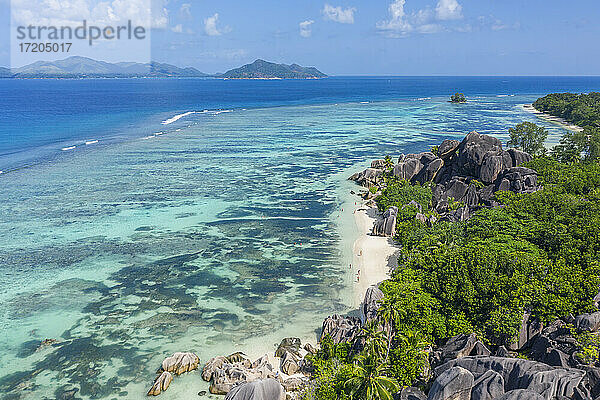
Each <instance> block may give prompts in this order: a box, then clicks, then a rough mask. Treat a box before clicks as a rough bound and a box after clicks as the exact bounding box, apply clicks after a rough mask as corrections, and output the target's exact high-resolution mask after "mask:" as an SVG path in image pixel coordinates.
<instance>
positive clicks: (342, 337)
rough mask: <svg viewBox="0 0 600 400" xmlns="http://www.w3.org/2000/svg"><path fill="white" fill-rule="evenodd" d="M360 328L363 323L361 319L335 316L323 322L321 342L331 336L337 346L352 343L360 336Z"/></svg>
mask: <svg viewBox="0 0 600 400" xmlns="http://www.w3.org/2000/svg"><path fill="white" fill-rule="evenodd" d="M360 327H361V321H360V319H359V318H356V317H342V316H340V315H337V314H334V315H333V316H331V317H327V318H326V319H325V321H323V329H322V331H321V340H322V339H323V338H324V337H325V336H327V335H329V336H330V337H331V339H332V340H333V343H335V344H339V343H344V342H352V341H353V340H354V338H355V337H356V335H358V333H359V331H360Z"/></svg>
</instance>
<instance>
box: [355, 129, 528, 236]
mask: <svg viewBox="0 0 600 400" xmlns="http://www.w3.org/2000/svg"><path fill="white" fill-rule="evenodd" d="M437 154H438V156H436V155H435V154H433V153H431V152H423V153H419V154H408V155H402V156H401V157H400V158H399V159H398V163H397V164H396V165H394V167H393V169H392V174H393V176H395V177H396V178H399V179H403V180H406V181H409V182H411V183H421V184H424V183H426V182H433V183H434V184H435V185H434V187H433V189H432V192H433V199H432V203H433V204H432V205H433V208H434V210H435V211H436V212H437V213H438V214H439V215H440V218H438V220H441V221H465V220H467V219H468V218H470V216H471V215H473V213H474V212H475V211H477V210H478V209H480V208H482V207H497V206H499V205H500V204H499V203H498V202H497V201H496V200H495V198H494V193H495V192H497V191H513V192H515V193H531V192H535V191H537V190H539V189H540V185H539V183H538V179H537V173H536V172H535V171H533V170H531V169H529V168H524V167H521V165H522V164H523V163H525V162H527V161H529V160H531V156H530V155H529V154H527V153H524V152H522V151H519V150H516V149H508V150H506V151H505V150H503V149H502V143H501V142H500V140H498V139H497V138H495V137H493V136H489V135H481V134H479V133H477V132H471V133H469V134H468V135H467V136H466V137H465V138H464V139H463V140H462V142H459V141H457V140H445V141H444V142H442V144H441V145H440V146H439V147H438V151H437ZM372 167H377V168H370V169H367V170H365V171H363V172H360V173H358V174H354V175H353V176H352V177H351V178H350V179H353V180H355V181H357V182H359V183H360V184H361V185H363V186H373V185H379V184H381V183H382V182H383V170H382V169H379V168H382V160H376V161H374V162H373V164H372ZM456 202H459V203H460V204H459V205H458V207H459V208H462V207H465V208H464V209H461V210H457V209H456V208H457V206H456ZM451 205H452V207H450V206H451ZM396 214H397V210H392V211H390V213H389V214H388V215H386V216H385V218H383V219H382V220H381V221H379V222H378V223H377V224H376V227H375V229H374V232H373V233H374V234H376V235H381V236H392V235H393V234H394V231H395V229H394V228H395V224H396ZM423 217H424V215H423ZM421 219H423V218H421ZM425 219H427V218H425ZM424 222H426V223H428V224H432V223H434V222H432V221H429V220H427V221H424Z"/></svg>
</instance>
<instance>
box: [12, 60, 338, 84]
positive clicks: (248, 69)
mask: <svg viewBox="0 0 600 400" xmlns="http://www.w3.org/2000/svg"><path fill="white" fill-rule="evenodd" d="M199 77H200V78H222V79H317V78H325V77H327V75H325V74H324V73H322V72H321V71H319V70H318V69H316V68H314V67H302V66H300V65H298V64H291V65H286V64H275V63H271V62H267V61H264V60H256V61H254V62H253V63H252V64H247V65H244V66H242V67H240V68H234V69H231V70H229V71H227V72H225V73H224V74H212V75H211V74H206V73H204V72H201V71H199V70H197V69H196V68H193V67H187V68H180V67H176V66H174V65H171V64H166V63H159V62H155V61H152V62H150V63H136V62H119V63H109V62H105V61H98V60H94V59H91V58H87V57H79V56H74V57H69V58H66V59H64V60H59V61H37V62H35V63H32V64H28V65H25V66H23V67H20V68H14V69H12V70H11V69H9V68H3V67H0V78H21V79H28V78H29V79H33V78H199Z"/></svg>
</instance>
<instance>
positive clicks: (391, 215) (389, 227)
mask: <svg viewBox="0 0 600 400" xmlns="http://www.w3.org/2000/svg"><path fill="white" fill-rule="evenodd" d="M397 217H398V207H390V208H389V209H388V210H387V211H386V212H384V213H383V216H382V217H381V218H379V219H378V220H377V221H375V223H374V224H373V232H372V234H373V235H374V236H388V237H389V236H394V235H395V234H396V218H397Z"/></svg>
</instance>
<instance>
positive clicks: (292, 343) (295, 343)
mask: <svg viewBox="0 0 600 400" xmlns="http://www.w3.org/2000/svg"><path fill="white" fill-rule="evenodd" d="M301 346H302V343H301V342H300V338H292V337H290V338H285V339H283V340H282V341H281V343H279V346H277V350H275V357H283V355H284V354H285V353H286V352H290V353H293V354H294V355H296V356H298V357H299V356H300V348H301Z"/></svg>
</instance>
